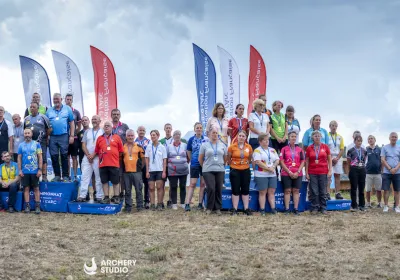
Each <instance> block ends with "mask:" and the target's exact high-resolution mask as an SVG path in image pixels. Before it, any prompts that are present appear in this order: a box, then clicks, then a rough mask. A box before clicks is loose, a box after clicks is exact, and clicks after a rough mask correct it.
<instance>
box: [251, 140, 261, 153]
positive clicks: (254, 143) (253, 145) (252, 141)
mask: <svg viewBox="0 0 400 280" xmlns="http://www.w3.org/2000/svg"><path fill="white" fill-rule="evenodd" d="M249 145H250V146H251V148H252V149H253V151H254V150H255V149H257V148H258V147H260V143H258V138H250V139H249Z"/></svg>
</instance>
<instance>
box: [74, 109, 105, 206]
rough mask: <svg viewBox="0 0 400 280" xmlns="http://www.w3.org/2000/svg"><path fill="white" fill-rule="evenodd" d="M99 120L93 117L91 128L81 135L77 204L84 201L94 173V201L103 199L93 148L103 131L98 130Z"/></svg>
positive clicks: (97, 161) (97, 160) (97, 162)
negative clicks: (81, 152) (79, 184)
mask: <svg viewBox="0 0 400 280" xmlns="http://www.w3.org/2000/svg"><path fill="white" fill-rule="evenodd" d="M100 123H101V119H100V116H98V115H94V116H93V117H92V125H93V128H88V129H87V130H86V131H85V133H84V134H83V138H82V150H83V152H84V154H85V155H84V157H83V159H82V164H81V171H82V181H81V188H80V191H79V197H78V202H84V201H86V194H87V192H88V188H89V183H90V180H91V179H92V174H93V172H94V176H95V181H96V201H101V200H102V199H103V188H102V185H101V179H100V171H99V157H98V156H97V154H96V153H95V151H94V150H95V147H96V142H97V139H99V138H100V137H102V136H103V134H104V131H103V129H101V128H100Z"/></svg>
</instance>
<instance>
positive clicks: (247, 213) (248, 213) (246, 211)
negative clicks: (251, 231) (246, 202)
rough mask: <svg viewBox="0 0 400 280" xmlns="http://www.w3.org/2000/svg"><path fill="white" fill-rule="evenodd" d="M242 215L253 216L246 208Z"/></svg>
mask: <svg viewBox="0 0 400 280" xmlns="http://www.w3.org/2000/svg"><path fill="white" fill-rule="evenodd" d="M244 214H245V215H247V216H251V215H253V213H251V210H250V209H249V208H247V209H246V210H244Z"/></svg>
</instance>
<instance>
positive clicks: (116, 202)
mask: <svg viewBox="0 0 400 280" xmlns="http://www.w3.org/2000/svg"><path fill="white" fill-rule="evenodd" d="M111 203H112V204H119V203H120V198H119V196H113V197H112V198H111Z"/></svg>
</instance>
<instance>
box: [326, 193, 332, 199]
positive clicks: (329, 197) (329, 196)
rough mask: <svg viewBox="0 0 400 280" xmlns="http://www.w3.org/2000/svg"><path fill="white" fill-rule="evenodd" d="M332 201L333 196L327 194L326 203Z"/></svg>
mask: <svg viewBox="0 0 400 280" xmlns="http://www.w3.org/2000/svg"><path fill="white" fill-rule="evenodd" d="M329 200H331V195H330V194H329V193H327V194H326V201H329Z"/></svg>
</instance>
